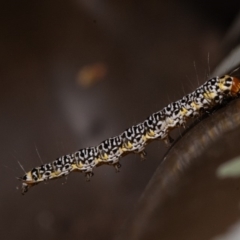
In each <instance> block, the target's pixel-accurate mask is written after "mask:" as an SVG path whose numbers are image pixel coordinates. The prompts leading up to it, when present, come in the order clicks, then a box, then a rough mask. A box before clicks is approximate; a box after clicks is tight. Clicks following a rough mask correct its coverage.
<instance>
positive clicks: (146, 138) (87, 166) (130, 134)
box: [18, 75, 240, 194]
mask: <svg viewBox="0 0 240 240" xmlns="http://www.w3.org/2000/svg"><path fill="white" fill-rule="evenodd" d="M239 95H240V80H239V79H238V78H236V77H232V76H229V75H224V76H222V77H214V78H212V79H209V80H208V81H206V82H205V83H204V84H203V85H201V86H200V87H198V88H197V89H196V90H195V91H193V92H192V93H190V94H187V95H186V96H184V97H183V98H182V99H180V100H178V101H176V102H173V103H170V104H168V105H167V106H166V107H165V108H163V109H162V110H160V111H158V112H156V113H153V114H152V115H151V116H149V117H148V118H147V119H146V120H145V121H143V122H142V123H139V124H137V125H135V126H132V127H130V128H128V129H126V130H125V131H124V132H123V133H121V134H120V135H119V136H116V137H112V138H109V139H107V140H104V141H103V142H101V143H100V144H99V145H98V146H95V147H88V148H84V149H80V150H79V151H76V152H75V153H73V154H68V155H65V156H62V157H60V158H58V159H56V160H55V161H53V162H51V163H47V164H43V165H42V166H40V167H35V168H33V169H32V170H31V171H29V172H27V173H26V174H25V175H24V176H23V177H20V178H18V179H19V180H21V182H22V194H25V193H26V192H27V191H28V189H29V188H30V187H32V186H34V185H37V184H38V183H40V182H43V181H46V180H50V179H55V178H59V177H61V176H66V175H68V174H69V173H71V172H72V171H79V172H83V173H85V175H86V177H87V179H88V180H89V179H90V177H92V176H93V168H94V167H97V166H100V165H102V164H109V165H113V166H114V167H115V168H116V170H117V171H118V170H119V168H120V166H121V165H120V163H119V160H120V159H121V157H123V156H125V155H127V154H130V153H137V154H139V155H140V156H141V158H145V156H146V152H145V150H144V149H145V147H146V145H147V144H149V143H150V142H151V141H153V140H155V139H161V140H163V141H164V142H166V143H168V142H171V141H172V139H171V138H170V136H169V132H170V131H171V130H172V129H174V128H177V127H180V126H184V125H185V124H186V122H187V120H188V119H190V118H194V117H198V116H199V115H200V114H201V113H204V112H207V111H209V110H211V109H212V108H213V107H216V106H218V105H220V104H221V103H222V102H223V100H225V99H229V98H234V97H237V96H239Z"/></svg>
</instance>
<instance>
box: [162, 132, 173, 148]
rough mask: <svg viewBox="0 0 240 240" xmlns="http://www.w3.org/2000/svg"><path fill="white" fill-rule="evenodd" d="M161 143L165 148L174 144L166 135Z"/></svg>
mask: <svg viewBox="0 0 240 240" xmlns="http://www.w3.org/2000/svg"><path fill="white" fill-rule="evenodd" d="M163 141H164V143H165V144H166V146H167V147H169V146H170V145H171V144H172V143H173V142H174V139H173V138H172V137H171V136H170V135H169V134H168V136H167V137H166V138H164V139H163Z"/></svg>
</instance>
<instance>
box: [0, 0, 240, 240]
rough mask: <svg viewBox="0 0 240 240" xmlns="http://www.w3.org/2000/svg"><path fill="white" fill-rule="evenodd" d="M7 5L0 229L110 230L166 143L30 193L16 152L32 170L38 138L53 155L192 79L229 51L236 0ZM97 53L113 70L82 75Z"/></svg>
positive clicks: (87, 233)
mask: <svg viewBox="0 0 240 240" xmlns="http://www.w3.org/2000/svg"><path fill="white" fill-rule="evenodd" d="M0 5H1V6H0V13H1V14H0V16H1V19H2V21H1V23H0V25H1V34H0V54H1V58H0V61H1V65H0V66H1V68H0V69H1V70H0V77H1V88H0V91H1V94H0V104H1V105H0V109H1V118H0V129H1V138H0V141H1V142H0V149H1V151H0V152H1V168H0V171H1V172H0V177H1V180H0V186H1V191H0V199H1V200H0V208H1V209H0V211H1V217H0V224H1V226H2V227H1V231H0V239H36V240H37V239H45V240H48V239H58V240H61V239H112V238H113V236H115V235H116V234H117V233H118V232H119V229H120V228H121V226H122V225H123V224H124V222H125V220H126V219H127V217H128V216H129V214H130V213H131V212H132V210H133V208H134V206H135V205H136V203H137V201H138V199H139V197H140V196H141V193H142V192H143V190H144V188H145V187H146V185H147V183H148V181H149V179H150V178H151V176H152V175H153V173H154V172H155V169H156V168H157V166H158V165H159V163H160V160H161V159H162V157H163V155H164V153H165V152H166V151H167V148H166V147H165V146H164V144H163V143H153V144H151V146H149V147H148V149H147V152H148V159H147V161H145V162H140V159H139V157H138V156H127V157H126V158H124V159H123V160H122V165H123V167H122V169H121V172H120V173H119V174H115V170H114V169H113V168H111V167H107V166H103V167H100V168H98V169H96V170H95V176H94V178H93V179H92V181H91V182H90V183H86V182H85V179H84V177H83V175H82V174H74V173H73V174H71V175H70V176H69V178H68V180H67V182H66V183H65V180H64V179H60V180H57V181H52V182H49V183H47V184H40V185H39V186H36V187H35V188H33V189H31V190H30V192H29V193H28V194H27V195H26V196H24V197H22V196H21V194H20V191H19V190H16V187H17V186H19V183H18V182H17V180H16V179H15V177H16V176H20V175H22V174H23V172H22V170H21V168H20V167H19V165H18V163H17V161H20V162H21V164H22V165H23V166H24V168H25V169H26V170H30V169H31V168H33V167H34V166H36V165H40V164H41V162H40V160H39V158H38V154H37V152H36V147H37V149H38V151H39V153H40V155H41V158H42V160H43V161H44V162H50V161H53V160H54V159H55V158H56V157H58V156H61V155H64V154H67V153H70V152H73V151H75V150H77V149H79V148H83V147H87V146H91V145H96V144H98V143H99V142H100V141H102V140H104V139H106V138H108V137H110V136H114V135H118V134H119V133H121V132H122V131H123V130H124V129H125V128H127V127H129V126H131V125H132V124H136V123H138V122H140V121H142V120H144V118H145V117H146V116H148V115H150V114H151V113H152V112H154V111H157V110H159V109H161V108H162V107H164V106H165V105H166V104H167V103H168V102H171V101H174V100H176V99H179V98H181V97H182V96H183V95H184V94H185V93H186V92H190V91H192V90H194V89H195V88H196V87H197V86H198V85H199V84H200V83H203V82H204V81H205V80H206V79H207V77H206V76H207V75H209V68H210V71H211V69H213V68H214V67H215V66H216V65H217V63H218V62H219V61H220V60H221V59H222V58H223V56H225V55H226V54H227V53H226V52H225V50H224V49H223V48H222V47H221V46H222V45H221V44H222V39H223V37H224V36H225V33H226V31H227V29H228V27H229V26H230V25H231V23H232V21H233V19H234V17H235V14H236V13H237V12H238V10H239V5H240V4H239V1H228V2H227V3H225V4H222V3H220V2H219V3H218V5H216V4H214V1H208V4H203V3H202V1H195V3H194V4H193V3H192V2H191V1H181V2H179V1H168V2H167V3H166V2H160V1H148V2H146V1H127V0H124V1H110V0H108V1H98V0H93V1H89V0H82V1H80V0H79V1H38V2H36V1H2V2H1V3H0ZM208 55H209V56H210V64H209V63H208ZM95 63H104V64H105V65H106V67H107V69H108V72H107V75H106V77H105V79H103V80H101V81H100V82H98V83H97V84H95V85H93V86H92V87H91V88H87V89H86V88H83V87H81V86H79V85H78V84H77V83H76V79H77V76H78V73H79V71H80V70H81V69H82V67H84V66H86V65H91V64H95ZM194 65H196V69H195V67H194ZM175 134H176V135H178V131H176V132H175ZM63 183H64V184H63ZM202 194H205V195H206V194H208V193H207V192H203V193H202ZM191 198H192V196H188V199H181V201H182V202H180V203H179V205H180V206H182V203H183V202H185V201H190V200H191ZM193 211H195V209H193ZM169 214H174V213H172V212H169ZM183 220H184V216H183ZM170 225H171V223H169V226H170ZM165 239H168V238H167V237H166V238H165Z"/></svg>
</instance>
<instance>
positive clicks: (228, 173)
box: [216, 156, 240, 178]
mask: <svg viewBox="0 0 240 240" xmlns="http://www.w3.org/2000/svg"><path fill="white" fill-rule="evenodd" d="M216 174H217V176H218V177H219V178H229V177H232V178H236V177H240V156H238V157H236V158H234V159H232V160H230V161H228V162H226V163H223V164H221V165H220V166H219V167H218V168H217V171H216Z"/></svg>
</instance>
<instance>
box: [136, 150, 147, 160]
mask: <svg viewBox="0 0 240 240" xmlns="http://www.w3.org/2000/svg"><path fill="white" fill-rule="evenodd" d="M138 154H139V155H140V158H141V161H144V160H146V159H147V157H146V156H147V152H146V151H144V150H142V151H141V152H138Z"/></svg>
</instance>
